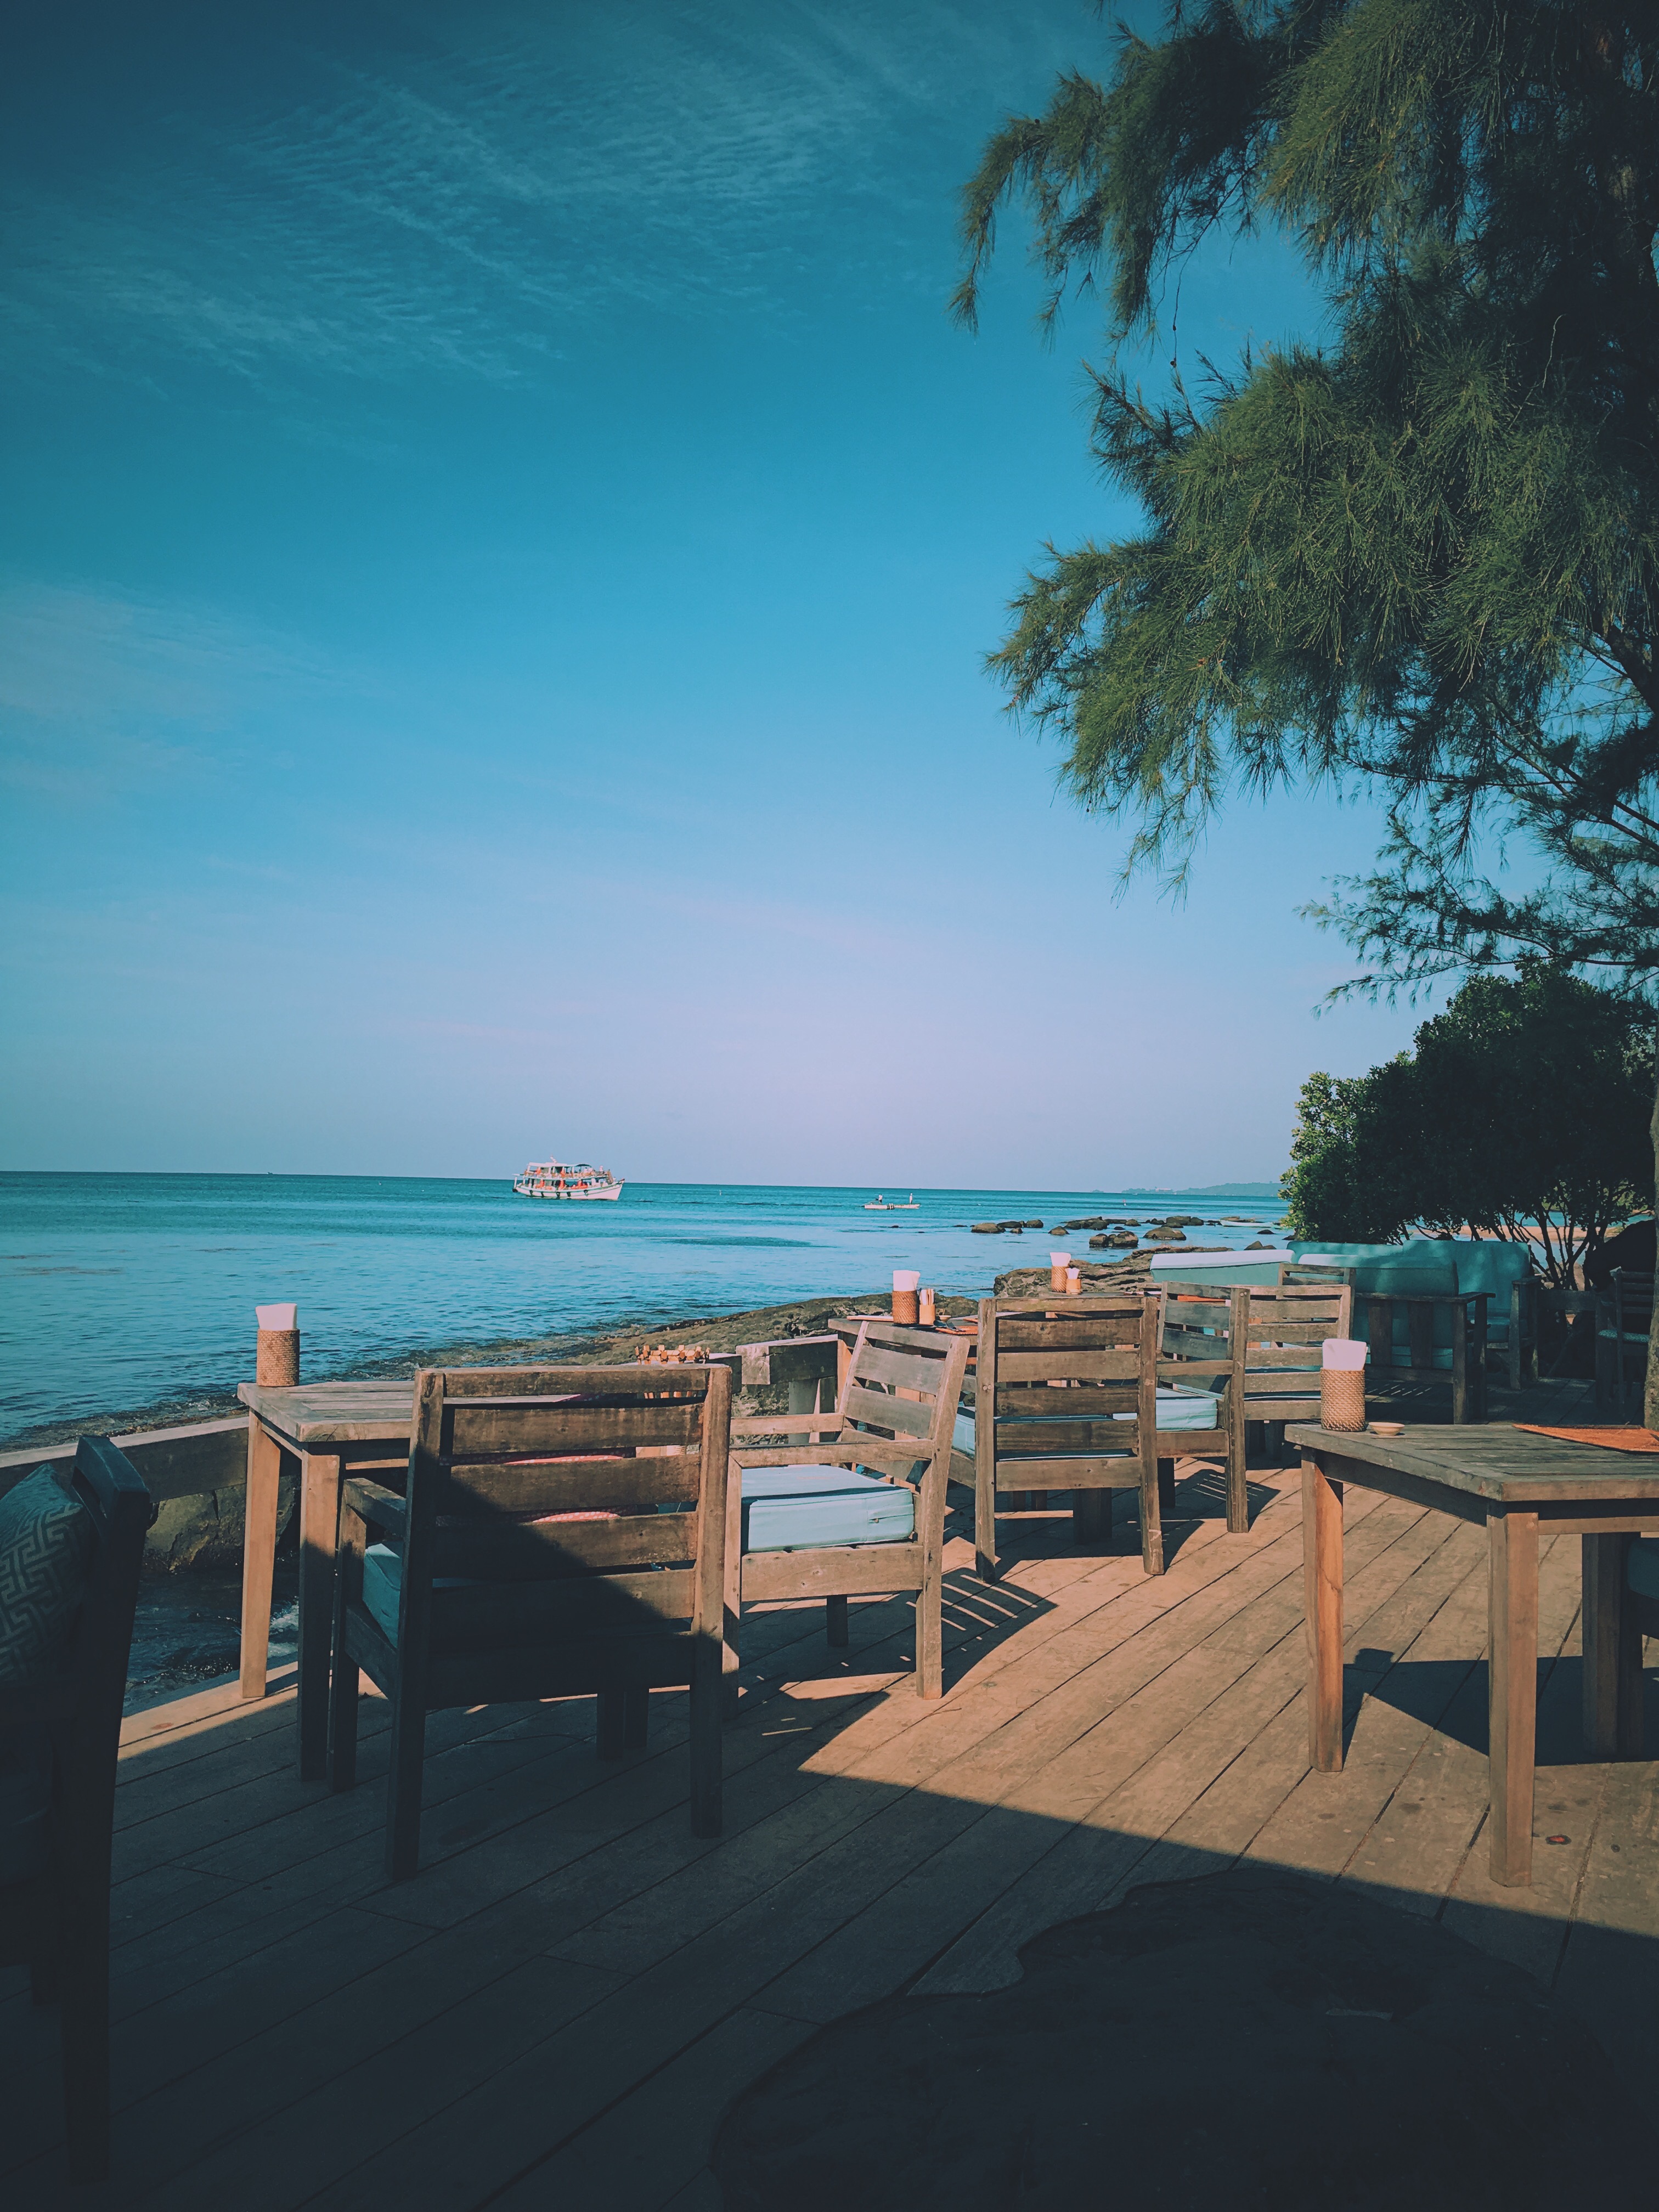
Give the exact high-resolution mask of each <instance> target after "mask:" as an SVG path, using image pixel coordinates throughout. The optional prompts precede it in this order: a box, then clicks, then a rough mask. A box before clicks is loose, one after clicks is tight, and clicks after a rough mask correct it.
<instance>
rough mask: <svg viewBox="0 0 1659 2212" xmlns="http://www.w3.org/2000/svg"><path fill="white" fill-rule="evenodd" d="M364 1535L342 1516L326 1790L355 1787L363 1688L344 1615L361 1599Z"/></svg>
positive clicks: (351, 1517) (356, 1522) (349, 1516)
mask: <svg viewBox="0 0 1659 2212" xmlns="http://www.w3.org/2000/svg"><path fill="white" fill-rule="evenodd" d="M367 1534H368V1532H367V1530H366V1529H365V1528H364V1526H363V1523H362V1520H361V1519H360V1518H359V1516H357V1515H356V1514H355V1513H351V1512H343V1513H342V1514H341V1516H340V1537H339V1544H338V1547H337V1565H336V1570H335V1576H334V1650H333V1664H332V1667H331V1670H330V1676H329V1699H328V1786H329V1788H330V1789H331V1790H353V1789H355V1788H356V1784H357V1700H358V1697H359V1694H360V1692H361V1690H362V1682H361V1680H360V1679H359V1675H358V1669H357V1662H356V1660H355V1659H353V1658H352V1657H351V1656H350V1654H349V1652H348V1651H347V1650H346V1611H347V1608H348V1607H349V1606H350V1605H351V1604H352V1603H353V1602H354V1601H356V1600H357V1599H359V1598H360V1596H361V1595H362V1586H363V1546H364V1542H365V1541H366V1537H367Z"/></svg>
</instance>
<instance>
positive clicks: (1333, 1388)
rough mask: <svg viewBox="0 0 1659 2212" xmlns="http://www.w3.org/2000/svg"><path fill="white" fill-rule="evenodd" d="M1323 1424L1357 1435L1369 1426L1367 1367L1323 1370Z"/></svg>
mask: <svg viewBox="0 0 1659 2212" xmlns="http://www.w3.org/2000/svg"><path fill="white" fill-rule="evenodd" d="M1319 1425H1320V1427H1321V1428H1322V1429H1340V1430H1342V1431H1344V1432H1345V1433H1346V1434H1347V1435H1350V1436H1352V1435H1353V1434H1355V1433H1356V1432H1357V1431H1359V1430H1361V1429H1363V1428H1364V1425H1365V1370H1364V1368H1363V1367H1322V1368H1321V1370H1319Z"/></svg>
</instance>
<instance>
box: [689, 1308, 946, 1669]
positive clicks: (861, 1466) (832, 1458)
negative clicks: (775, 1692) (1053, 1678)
mask: <svg viewBox="0 0 1659 2212" xmlns="http://www.w3.org/2000/svg"><path fill="white" fill-rule="evenodd" d="M969 1348H970V1347H969V1340H968V1339H967V1338H966V1337H965V1336H953V1335H944V1334H939V1333H937V1332H935V1331H933V1330H931V1329H920V1328H905V1327H904V1326H902V1324H901V1323H899V1322H882V1321H866V1322H862V1323H861V1324H860V1328H859V1332H858V1335H857V1338H856V1339H855V1340H854V1346H853V1354H852V1358H851V1360H850V1361H849V1363H848V1369H847V1373H846V1376H845V1379H844V1380H843V1381H842V1386H841V1389H840V1391H839V1393H838V1394H837V1396H836V1407H835V1411H834V1412H833V1413H760V1414H755V1415H753V1416H750V1417H748V1418H746V1419H742V1420H737V1421H734V1422H733V1423H732V1437H733V1439H734V1441H733V1445H732V1466H733V1468H734V1469H735V1470H736V1471H737V1475H738V1480H734V1483H733V1488H734V1490H738V1489H739V1488H740V1492H741V1496H742V1501H743V1521H742V1538H741V1546H740V1548H734V1552H733V1555H732V1557H731V1558H730V1559H728V1561H727V1578H728V1600H727V1607H728V1612H729V1613H730V1615H731V1617H732V1623H733V1641H732V1646H731V1649H730V1650H729V1652H728V1658H727V1664H728V1666H732V1667H735V1665H736V1661H737V1651H736V1644H735V1630H736V1623H737V1619H738V1609H739V1600H740V1598H742V1599H747V1600H748V1601H749V1602H750V1604H755V1603H758V1602H762V1601H766V1600H780V1599H787V1598H803V1597H805V1598H822V1599H823V1601H824V1620H825V1627H826V1630H827V1632H828V1635H829V1641H830V1643H831V1644H836V1645H842V1644H845V1643H846V1642H847V1637H848V1623H847V1601H848V1598H849V1597H854V1596H864V1595H876V1594H885V1593H889V1592H899V1591H903V1590H914V1591H915V1593H916V1692H917V1695H918V1696H919V1697H923V1698H937V1697H939V1696H940V1695H941V1694H942V1693H943V1691H944V1686H945V1683H944V1656H945V1647H944V1618H943V1595H944V1580H945V1486H946V1483H947V1482H948V1480H949V1478H950V1471H951V1433H952V1428H953V1425H954V1423H955V1419H956V1413H957V1402H958V1401H959V1400H960V1398H961V1395H962V1376H963V1369H964V1368H965V1367H966V1365H967V1364H968V1354H969ZM803 1432H804V1433H805V1439H806V1440H805V1441H804V1442H802V1443H796V1444H784V1445H774V1446H767V1445H764V1444H762V1443H758V1442H752V1441H750V1440H751V1439H757V1438H759V1437H766V1436H791V1435H799V1434H802V1433H803Z"/></svg>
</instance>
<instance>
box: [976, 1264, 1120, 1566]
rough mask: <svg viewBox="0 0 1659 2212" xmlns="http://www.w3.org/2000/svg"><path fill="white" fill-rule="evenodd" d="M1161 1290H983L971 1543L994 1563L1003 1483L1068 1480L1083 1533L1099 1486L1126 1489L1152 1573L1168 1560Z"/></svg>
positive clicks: (1027, 1487) (1019, 1487) (1013, 1487)
mask: <svg viewBox="0 0 1659 2212" xmlns="http://www.w3.org/2000/svg"><path fill="white" fill-rule="evenodd" d="M1160 1319H1161V1313H1160V1301H1159V1300H1158V1299H1157V1298H1156V1297H1135V1296H1133V1295H1129V1296H1121V1297H1054V1295H1053V1294H1052V1293H1051V1294H1050V1295H1049V1296H1048V1297H1046V1298H984V1299H981V1302H980V1309H979V1384H978V1393H977V1396H976V1399H975V1415H974V1457H975V1477H976V1480H975V1510H974V1548H975V1553H976V1554H977V1556H978V1565H979V1571H980V1573H981V1575H982V1576H983V1577H985V1578H986V1579H987V1581H988V1580H991V1579H993V1578H994V1576H995V1574H996V1571H997V1553H996V1507H997V1499H998V1498H999V1497H1000V1496H1001V1497H1006V1495H1007V1494H1008V1493H1009V1492H1016V1491H1033V1490H1036V1491H1043V1490H1049V1491H1052V1490H1068V1491H1070V1492H1071V1493H1072V1511H1073V1519H1074V1521H1075V1522H1076V1524H1077V1526H1078V1528H1079V1533H1083V1532H1085V1531H1088V1530H1091V1529H1093V1528H1096V1527H1097V1521H1096V1517H1095V1516H1096V1514H1097V1510H1098V1507H1099V1505H1100V1504H1101V1503H1102V1502H1103V1494H1106V1493H1109V1492H1112V1491H1115V1490H1133V1491H1134V1492H1137V1494H1138V1496H1139V1502H1140V1550H1141V1558H1142V1560H1143V1562H1144V1563H1145V1565H1146V1571H1147V1573H1148V1574H1151V1575H1161V1574H1162V1573H1163V1571H1164V1525H1163V1521H1162V1517H1161V1514H1160V1508H1159V1501H1158V1328H1159V1324H1160Z"/></svg>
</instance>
